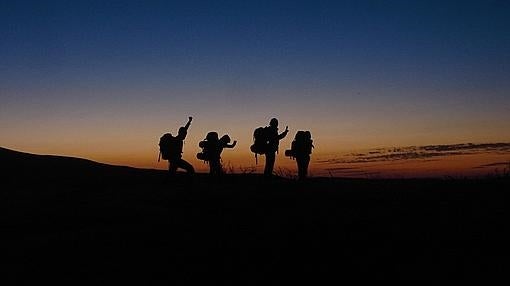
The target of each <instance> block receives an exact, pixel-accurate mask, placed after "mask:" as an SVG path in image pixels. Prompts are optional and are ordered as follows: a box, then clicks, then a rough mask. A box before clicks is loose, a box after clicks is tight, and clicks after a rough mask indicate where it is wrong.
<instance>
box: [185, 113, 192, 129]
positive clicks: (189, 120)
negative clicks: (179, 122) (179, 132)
mask: <svg viewBox="0 0 510 286" xmlns="http://www.w3.org/2000/svg"><path fill="white" fill-rule="evenodd" d="M191 120H193V117H191V116H190V117H188V123H186V125H185V126H184V128H186V130H188V128H189V126H190V125H191Z"/></svg>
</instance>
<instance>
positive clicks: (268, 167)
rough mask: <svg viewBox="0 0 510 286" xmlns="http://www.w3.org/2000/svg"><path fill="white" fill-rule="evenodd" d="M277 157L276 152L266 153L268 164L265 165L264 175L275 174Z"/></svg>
mask: <svg viewBox="0 0 510 286" xmlns="http://www.w3.org/2000/svg"><path fill="white" fill-rule="evenodd" d="M275 159H276V154H275V153H274V152H268V153H266V166H265V167H264V175H265V176H268V177H269V176H271V175H273V168H274V161H275Z"/></svg>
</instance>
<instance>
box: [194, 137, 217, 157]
mask: <svg viewBox="0 0 510 286" xmlns="http://www.w3.org/2000/svg"><path fill="white" fill-rule="evenodd" d="M218 143H219V142H218V133H217V132H214V131H211V132H209V133H207V136H206V137H205V139H204V140H202V141H200V142H199V143H198V147H200V148H202V151H201V152H199V153H197V159H199V160H203V161H210V160H211V157H212V156H214V152H215V151H217V150H215V149H216V148H218Z"/></svg>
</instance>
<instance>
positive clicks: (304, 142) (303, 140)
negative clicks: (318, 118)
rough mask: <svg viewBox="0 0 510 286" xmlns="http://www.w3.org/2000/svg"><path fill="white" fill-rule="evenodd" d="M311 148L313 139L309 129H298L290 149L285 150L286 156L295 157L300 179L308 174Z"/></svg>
mask: <svg viewBox="0 0 510 286" xmlns="http://www.w3.org/2000/svg"><path fill="white" fill-rule="evenodd" d="M312 148H313V140H312V134H311V133H310V131H298V132H297V133H296V136H295V137H294V141H292V145H291V149H290V150H285V155H286V156H289V157H292V158H295V159H296V163H297V167H298V177H299V179H300V180H303V179H305V178H306V176H307V174H308V165H309V164H310V154H311V153H312Z"/></svg>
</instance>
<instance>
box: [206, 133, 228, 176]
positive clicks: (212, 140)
mask: <svg viewBox="0 0 510 286" xmlns="http://www.w3.org/2000/svg"><path fill="white" fill-rule="evenodd" d="M229 143H230V137H229V136H228V135H224V136H222V137H221V139H218V133H217V132H214V131H212V132H209V133H207V136H206V137H205V139H204V140H203V141H201V142H200V143H199V144H198V146H199V147H201V148H202V152H201V153H198V154H197V158H198V159H200V160H204V161H208V162H209V174H211V175H221V174H222V173H223V168H222V165H221V152H222V151H223V149H224V148H234V146H235V145H236V143H237V141H234V143H233V144H232V145H230V144H229Z"/></svg>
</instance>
